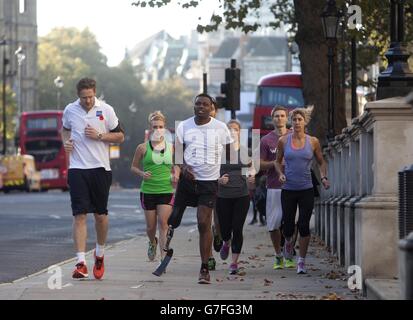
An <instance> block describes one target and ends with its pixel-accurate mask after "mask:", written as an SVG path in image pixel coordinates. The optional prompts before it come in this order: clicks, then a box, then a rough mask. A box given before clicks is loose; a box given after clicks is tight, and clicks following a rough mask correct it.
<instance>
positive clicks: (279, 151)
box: [273, 137, 286, 183]
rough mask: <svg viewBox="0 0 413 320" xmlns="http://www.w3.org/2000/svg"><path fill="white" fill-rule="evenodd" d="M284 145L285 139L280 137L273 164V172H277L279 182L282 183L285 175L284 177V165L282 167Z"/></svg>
mask: <svg viewBox="0 0 413 320" xmlns="http://www.w3.org/2000/svg"><path fill="white" fill-rule="evenodd" d="M284 145H285V137H282V138H281V139H280V140H279V141H278V146H277V158H276V159H275V162H273V165H274V167H275V171H277V174H278V176H279V180H280V182H282V183H284V182H285V180H286V179H285V175H284V165H283V159H284Z"/></svg>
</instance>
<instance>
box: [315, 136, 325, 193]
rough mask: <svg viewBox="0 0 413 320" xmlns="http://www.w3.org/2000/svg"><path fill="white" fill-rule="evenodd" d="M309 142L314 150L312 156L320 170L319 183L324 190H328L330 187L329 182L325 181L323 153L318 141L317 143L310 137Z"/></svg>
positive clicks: (316, 140)
mask: <svg viewBox="0 0 413 320" xmlns="http://www.w3.org/2000/svg"><path fill="white" fill-rule="evenodd" d="M311 140H312V145H313V149H314V156H315V158H316V161H317V163H318V168H319V170H320V175H321V183H322V184H323V186H324V188H325V189H328V188H329V187H330V182H329V181H328V179H327V163H326V162H325V160H324V157H323V153H322V152H321V145H320V141H318V139H317V138H316V137H312V138H311Z"/></svg>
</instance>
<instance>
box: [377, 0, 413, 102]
mask: <svg viewBox="0 0 413 320" xmlns="http://www.w3.org/2000/svg"><path fill="white" fill-rule="evenodd" d="M404 7H405V0H390V48H389V49H388V51H387V52H386V54H385V56H386V58H387V61H388V66H387V69H386V70H384V71H383V72H382V73H380V75H379V79H378V84H377V99H379V100H380V99H386V98H390V97H395V96H405V95H407V94H408V93H409V92H410V91H411V90H412V89H413V73H412V71H411V70H410V67H409V63H408V62H407V60H408V59H409V57H410V54H409V52H408V51H407V49H406V46H405V43H404V41H405V39H404Z"/></svg>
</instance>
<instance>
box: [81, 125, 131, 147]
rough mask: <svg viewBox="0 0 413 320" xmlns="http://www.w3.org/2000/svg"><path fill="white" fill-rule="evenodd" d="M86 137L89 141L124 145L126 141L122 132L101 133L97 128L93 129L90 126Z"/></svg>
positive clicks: (86, 131) (86, 129)
mask: <svg viewBox="0 0 413 320" xmlns="http://www.w3.org/2000/svg"><path fill="white" fill-rule="evenodd" d="M85 135H86V137H88V138H89V139H93V140H100V141H102V142H106V143H122V142H123V141H124V140H125V135H124V134H123V132H121V131H119V132H108V133H99V132H98V131H97V130H96V129H95V128H93V127H92V126H90V125H87V126H86V128H85ZM99 135H101V137H99Z"/></svg>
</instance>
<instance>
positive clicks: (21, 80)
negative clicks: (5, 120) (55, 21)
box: [0, 0, 38, 111]
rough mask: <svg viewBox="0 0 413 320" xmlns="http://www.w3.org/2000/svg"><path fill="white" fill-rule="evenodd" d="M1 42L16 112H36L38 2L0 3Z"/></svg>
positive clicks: (4, 0) (2, 0) (15, 0)
mask: <svg viewBox="0 0 413 320" xmlns="http://www.w3.org/2000/svg"><path fill="white" fill-rule="evenodd" d="M0 39H1V40H3V39H4V40H6V46H5V47H4V48H0V58H1V61H2V62H3V61H4V59H3V52H4V51H5V52H6V54H5V58H6V59H7V61H8V64H7V65H6V81H7V85H8V86H10V87H11V88H12V90H13V91H14V92H15V93H16V101H17V105H18V110H21V111H32V110H36V109H37V107H38V97H37V79H38V70H37V0H0ZM19 48H21V50H20V51H19V50H18V49H19ZM3 49H5V50H3ZM19 60H20V64H19Z"/></svg>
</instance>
